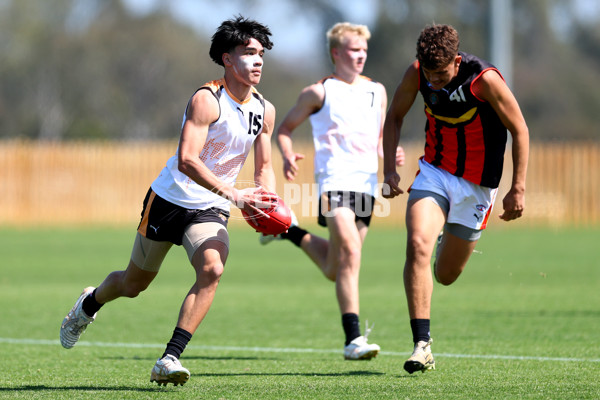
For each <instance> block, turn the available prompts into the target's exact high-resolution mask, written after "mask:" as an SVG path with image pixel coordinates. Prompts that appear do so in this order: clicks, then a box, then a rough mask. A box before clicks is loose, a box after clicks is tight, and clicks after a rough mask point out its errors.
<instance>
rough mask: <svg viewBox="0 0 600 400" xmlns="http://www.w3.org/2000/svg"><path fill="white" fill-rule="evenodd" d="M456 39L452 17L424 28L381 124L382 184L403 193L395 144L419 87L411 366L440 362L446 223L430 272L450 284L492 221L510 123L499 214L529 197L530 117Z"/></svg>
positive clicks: (410, 226)
mask: <svg viewBox="0 0 600 400" xmlns="http://www.w3.org/2000/svg"><path fill="white" fill-rule="evenodd" d="M458 45H459V37H458V33H457V32H456V30H455V29H454V28H452V27H451V26H448V25H433V26H429V27H427V28H425V29H424V30H423V31H422V32H421V35H420V36H419V39H418V41H417V60H416V61H414V62H413V63H411V64H410V65H409V67H408V69H407V70H406V72H405V73H404V77H403V78H402V81H401V82H400V84H399V86H398V88H397V89H396V93H395V95H394V98H393V100H392V103H391V105H390V109H389V111H388V114H387V117H386V121H385V126H384V138H383V146H384V184H387V188H386V187H385V186H384V193H383V194H384V197H389V198H392V197H395V196H398V195H400V194H402V193H404V191H403V190H402V189H400V187H399V186H398V185H399V183H400V176H399V175H398V173H396V166H395V162H394V159H395V155H394V149H395V148H396V146H397V145H398V141H399V139H400V130H401V127H402V121H403V119H404V116H405V115H406V113H407V112H408V111H409V109H410V108H411V106H412V105H413V103H414V100H415V98H416V96H417V93H418V92H421V95H422V96H423V100H424V101H425V115H426V117H427V124H426V127H425V133H426V143H425V155H424V156H422V157H421V158H420V159H419V169H420V171H419V174H418V175H417V177H416V178H415V180H414V182H413V184H412V185H411V187H410V189H409V192H410V194H409V196H408V205H407V210H406V228H407V236H408V237H407V245H406V263H405V265H404V287H405V290H406V297H407V302H408V311H409V315H410V326H411V329H412V334H413V342H414V350H413V354H412V356H411V357H410V358H409V359H408V360H407V361H406V362H405V364H404V369H405V370H406V371H408V372H409V373H413V372H415V371H423V372H424V371H426V370H429V369H433V368H434V367H435V361H434V359H433V355H432V353H431V343H432V341H431V337H430V330H429V327H430V310H431V295H432V292H433V277H432V273H431V266H430V260H431V256H432V253H433V250H434V247H435V244H436V241H437V239H438V236H439V235H440V231H442V229H443V234H441V239H440V241H439V244H438V247H437V251H436V259H435V263H434V267H433V269H434V275H435V279H436V280H437V281H438V282H439V283H441V284H443V285H450V284H452V283H453V282H454V281H455V280H456V279H457V278H458V277H459V275H460V274H461V272H462V271H463V269H464V268H465V265H466V263H467V261H468V260H469V257H470V256H471V254H472V253H473V250H474V249H475V244H476V243H477V240H478V239H479V237H480V236H481V233H482V231H483V229H485V227H486V225H487V221H488V217H489V215H490V213H491V211H492V206H493V204H494V200H495V198H496V193H497V191H498V184H499V182H500V177H501V175H502V165H503V160H504V152H505V148H506V142H507V133H506V131H507V130H509V131H510V133H511V135H512V162H513V174H512V183H511V187H510V190H509V191H508V194H506V196H505V197H504V199H503V208H504V211H503V213H502V214H501V215H500V218H501V219H503V220H505V221H511V220H513V219H516V218H519V217H521V215H522V214H523V209H524V207H525V178H526V172H527V159H528V153H529V130H528V128H527V124H526V123H525V120H524V118H523V115H522V114H521V110H520V109H519V105H518V103H517V100H516V99H515V97H514V95H513V94H512V92H511V91H510V89H509V88H508V86H507V85H506V83H505V82H504V80H503V78H502V76H501V75H500V72H498V70H497V69H496V68H495V67H494V66H493V65H491V64H489V63H488V62H486V61H483V60H481V59H479V58H478V57H476V56H473V55H471V54H467V53H463V52H459V51H458ZM388 190H389V191H388Z"/></svg>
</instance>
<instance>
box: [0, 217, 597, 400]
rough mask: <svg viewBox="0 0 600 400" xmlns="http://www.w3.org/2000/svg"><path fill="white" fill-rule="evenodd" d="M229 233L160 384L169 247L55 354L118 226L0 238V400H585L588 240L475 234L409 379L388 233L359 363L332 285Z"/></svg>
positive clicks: (397, 253) (397, 268)
mask: <svg viewBox="0 0 600 400" xmlns="http://www.w3.org/2000/svg"><path fill="white" fill-rule="evenodd" d="M314 231H315V232H316V233H319V232H320V233H325V231H324V230H322V229H320V228H315V229H314ZM230 235H231V248H232V253H231V255H230V257H229V260H228V262H227V265H226V271H225V274H224V275H223V278H222V279H221V284H220V286H219V289H218V291H217V295H216V298H215V302H214V303H213V307H212V309H211V311H210V312H209V314H208V316H207V318H206V319H205V321H204V322H203V324H202V325H201V326H200V328H199V329H198V331H197V332H196V334H195V335H194V338H193V339H192V341H191V343H190V345H189V347H188V349H187V350H186V352H185V353H184V355H183V357H182V359H181V361H182V363H183V365H184V366H185V367H186V368H188V369H189V370H190V372H191V374H192V376H191V378H190V380H189V382H188V383H187V384H186V385H185V386H183V387H176V388H175V387H173V386H172V385H169V386H168V387H167V388H159V387H158V386H156V385H155V384H150V382H149V379H150V370H151V368H152V366H153V364H154V362H155V361H156V358H157V357H158V356H160V354H162V351H163V349H164V346H165V344H166V342H167V341H168V340H169V338H170V336H171V332H172V330H173V328H174V324H175V322H176V318H177V313H178V310H179V306H180V304H181V301H182V300H183V297H184V295H185V293H187V290H188V289H189V287H190V286H191V284H192V281H193V276H194V275H193V271H192V268H191V267H190V266H189V264H188V261H187V259H186V256H185V252H184V251H183V249H181V248H174V249H173V250H172V251H171V253H170V254H169V255H168V257H167V259H166V261H165V263H164V265H163V269H162V270H161V273H160V274H159V275H158V277H157V278H156V280H155V282H153V284H152V285H151V286H150V288H149V289H148V290H147V291H146V292H144V293H142V294H141V295H140V296H139V297H138V298H136V299H120V300H117V301H116V302H114V303H111V304H108V305H107V306H106V307H104V308H103V309H102V310H101V311H100V313H99V315H98V319H97V321H96V322H94V324H92V325H91V326H90V327H89V328H88V330H87V331H86V333H85V334H84V335H83V336H82V339H81V342H80V343H79V344H78V345H77V346H76V347H75V348H74V349H71V350H65V349H63V348H62V347H61V346H60V344H59V342H58V330H59V325H60V322H61V321H62V319H63V317H64V316H65V314H66V313H67V311H68V310H69V309H70V307H71V306H72V305H73V303H74V302H75V300H76V298H77V296H78V295H79V293H80V292H81V290H82V289H83V288H84V287H85V286H88V285H98V284H99V283H100V282H101V280H102V279H103V278H104V277H105V276H106V274H107V273H108V272H110V271H112V270H115V269H120V268H123V267H124V266H125V264H126V262H127V260H128V257H129V253H130V250H131V245H132V240H133V236H134V232H133V230H115V229H89V230H15V229H8V228H4V229H0V242H1V243H2V268H1V271H2V272H1V274H0V309H1V312H0V352H1V354H2V358H3V362H2V363H1V366H0V398H10V399H63V398H64V399H79V398H94V399H117V398H118V399H147V398H153V399H154V398H156V399H161V398H168V399H184V398H185V399H189V398H208V399H212V398H214V399H239V398H249V399H250V398H260V399H313V398H315V399H316V398H318V399H352V398H355V399H369V398H371V399H383V398H393V399H432V398H444V399H467V398H480V399H514V398H521V399H538V398H548V399H573V398H577V399H597V398H600V384H599V383H598V376H599V375H600V342H599V340H598V339H599V338H600V336H599V334H598V332H600V308H599V305H600V290H599V287H600V285H599V284H600V270H599V268H598V258H597V257H596V256H595V252H594V249H595V248H596V246H597V243H598V242H599V241H600V229H597V228H594V229H565V230H560V231H557V230H549V229H531V228H527V229H521V228H519V229H514V228H513V229H495V227H494V226H492V227H491V228H490V229H488V230H487V232H485V234H484V235H483V237H482V239H481V240H480V242H479V244H478V246H477V250H478V252H480V253H476V254H473V256H472V258H471V261H470V262H469V265H468V266H467V268H466V270H465V272H464V273H463V275H462V276H461V277H460V278H459V280H458V281H457V282H456V283H455V284H454V285H452V286H450V287H443V286H441V285H439V284H436V285H435V287H434V298H433V311H432V314H433V315H432V336H433V338H434V344H433V346H432V349H433V352H434V355H435V357H436V364H437V370H435V371H433V372H428V373H425V374H421V373H415V374H413V375H408V374H407V373H405V372H404V371H403V369H402V365H403V362H404V360H405V359H406V358H407V357H408V355H409V353H410V352H411V351H412V343H411V334H410V328H409V324H408V316H407V311H406V300H405V297H404V290H403V284H402V266H403V263H404V247H405V245H404V242H405V238H406V236H405V231H404V230H403V229H397V230H390V229H385V228H380V227H378V226H377V225H376V224H375V226H374V227H373V229H371V231H370V232H369V235H368V237H367V240H366V243H365V247H364V253H363V269H362V271H361V323H362V324H363V329H364V321H365V320H366V319H368V320H369V322H375V329H374V331H373V333H372V334H371V336H370V340H371V341H372V342H374V343H377V344H379V345H380V346H381V348H382V353H381V354H380V355H379V356H378V357H377V358H376V359H375V360H372V361H370V362H348V361H344V360H343V357H342V345H343V333H342V329H341V318H340V315H339V312H338V308H337V303H336V300H335V290H334V285H333V284H332V283H330V282H328V281H326V280H325V278H324V277H322V275H321V274H320V273H319V272H318V270H317V268H316V267H315V266H313V265H312V264H311V263H310V262H309V260H308V258H306V257H305V256H303V255H302V254H301V253H300V251H299V250H298V249H296V248H295V247H294V246H293V245H292V244H291V243H287V242H284V243H280V242H276V243H271V244H269V245H268V246H266V247H261V246H259V245H258V240H257V237H256V234H255V233H253V232H252V231H251V230H250V229H249V228H248V227H236V228H235V229H232V231H231V233H230Z"/></svg>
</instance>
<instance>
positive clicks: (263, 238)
mask: <svg viewBox="0 0 600 400" xmlns="http://www.w3.org/2000/svg"><path fill="white" fill-rule="evenodd" d="M290 210H291V209H290ZM291 211H292V224H291V225H290V228H291V227H292V226H298V218H296V214H294V210H291ZM273 240H281V235H264V234H262V233H261V234H260V236H259V237H258V241H259V242H260V244H262V245H265V244H269V243H271V242H272V241H273Z"/></svg>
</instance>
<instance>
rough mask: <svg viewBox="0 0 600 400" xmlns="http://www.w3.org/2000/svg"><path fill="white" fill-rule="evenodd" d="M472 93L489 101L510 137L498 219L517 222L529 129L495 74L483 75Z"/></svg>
mask: <svg viewBox="0 0 600 400" xmlns="http://www.w3.org/2000/svg"><path fill="white" fill-rule="evenodd" d="M473 92H474V93H475V95H476V96H477V97H479V98H481V99H482V100H485V101H488V102H489V103H490V105H491V106H492V107H493V108H494V110H495V111H496V113H497V114H498V116H499V117H500V120H501V121H502V123H503V124H504V126H505V127H506V129H508V131H509V132H510V133H511V135H512V139H513V141H512V159H513V176H512V182H511V187H510V190H509V191H508V193H507V194H506V196H505V197H504V199H503V200H502V206H503V208H504V211H503V213H502V214H501V215H500V218H501V219H503V220H505V221H511V220H513V219H517V218H520V217H521V216H522V215H523V211H524V209H525V181H526V177H527V163H528V158H529V129H528V128H527V124H526V123H525V118H523V114H522V113H521V109H520V108H519V104H518V102H517V99H515V96H514V95H513V93H512V92H511V90H510V89H509V87H508V85H506V83H505V82H504V80H503V79H502V77H501V76H500V75H499V74H498V73H496V72H495V71H487V72H485V73H484V74H483V75H482V76H481V78H480V79H478V80H477V81H476V82H475V84H474V85H473Z"/></svg>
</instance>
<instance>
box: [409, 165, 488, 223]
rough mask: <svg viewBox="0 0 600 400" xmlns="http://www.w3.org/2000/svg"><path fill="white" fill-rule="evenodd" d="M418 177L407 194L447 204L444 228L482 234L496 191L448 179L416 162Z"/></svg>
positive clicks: (461, 179)
mask: <svg viewBox="0 0 600 400" xmlns="http://www.w3.org/2000/svg"><path fill="white" fill-rule="evenodd" d="M419 170H420V171H419V173H418V174H417V176H416V177H415V181H414V182H413V184H412V185H411V187H410V189H411V190H419V191H427V192H432V193H435V194H437V195H439V196H442V197H444V198H445V199H447V200H448V203H449V204H448V210H444V211H447V214H448V216H447V220H446V223H448V224H459V225H463V226H466V227H467V228H471V229H475V230H483V229H485V227H486V226H487V222H488V218H489V216H490V214H491V212H492V208H493V207H494V201H495V200H496V194H497V193H498V188H495V189H491V188H488V187H485V186H479V185H476V184H474V183H472V182H469V181H467V180H466V179H463V178H460V177H457V176H454V175H452V174H451V173H449V172H448V171H446V170H443V169H441V168H437V167H434V166H433V165H431V164H429V163H428V162H426V161H425V160H423V159H422V158H421V159H419Z"/></svg>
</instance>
